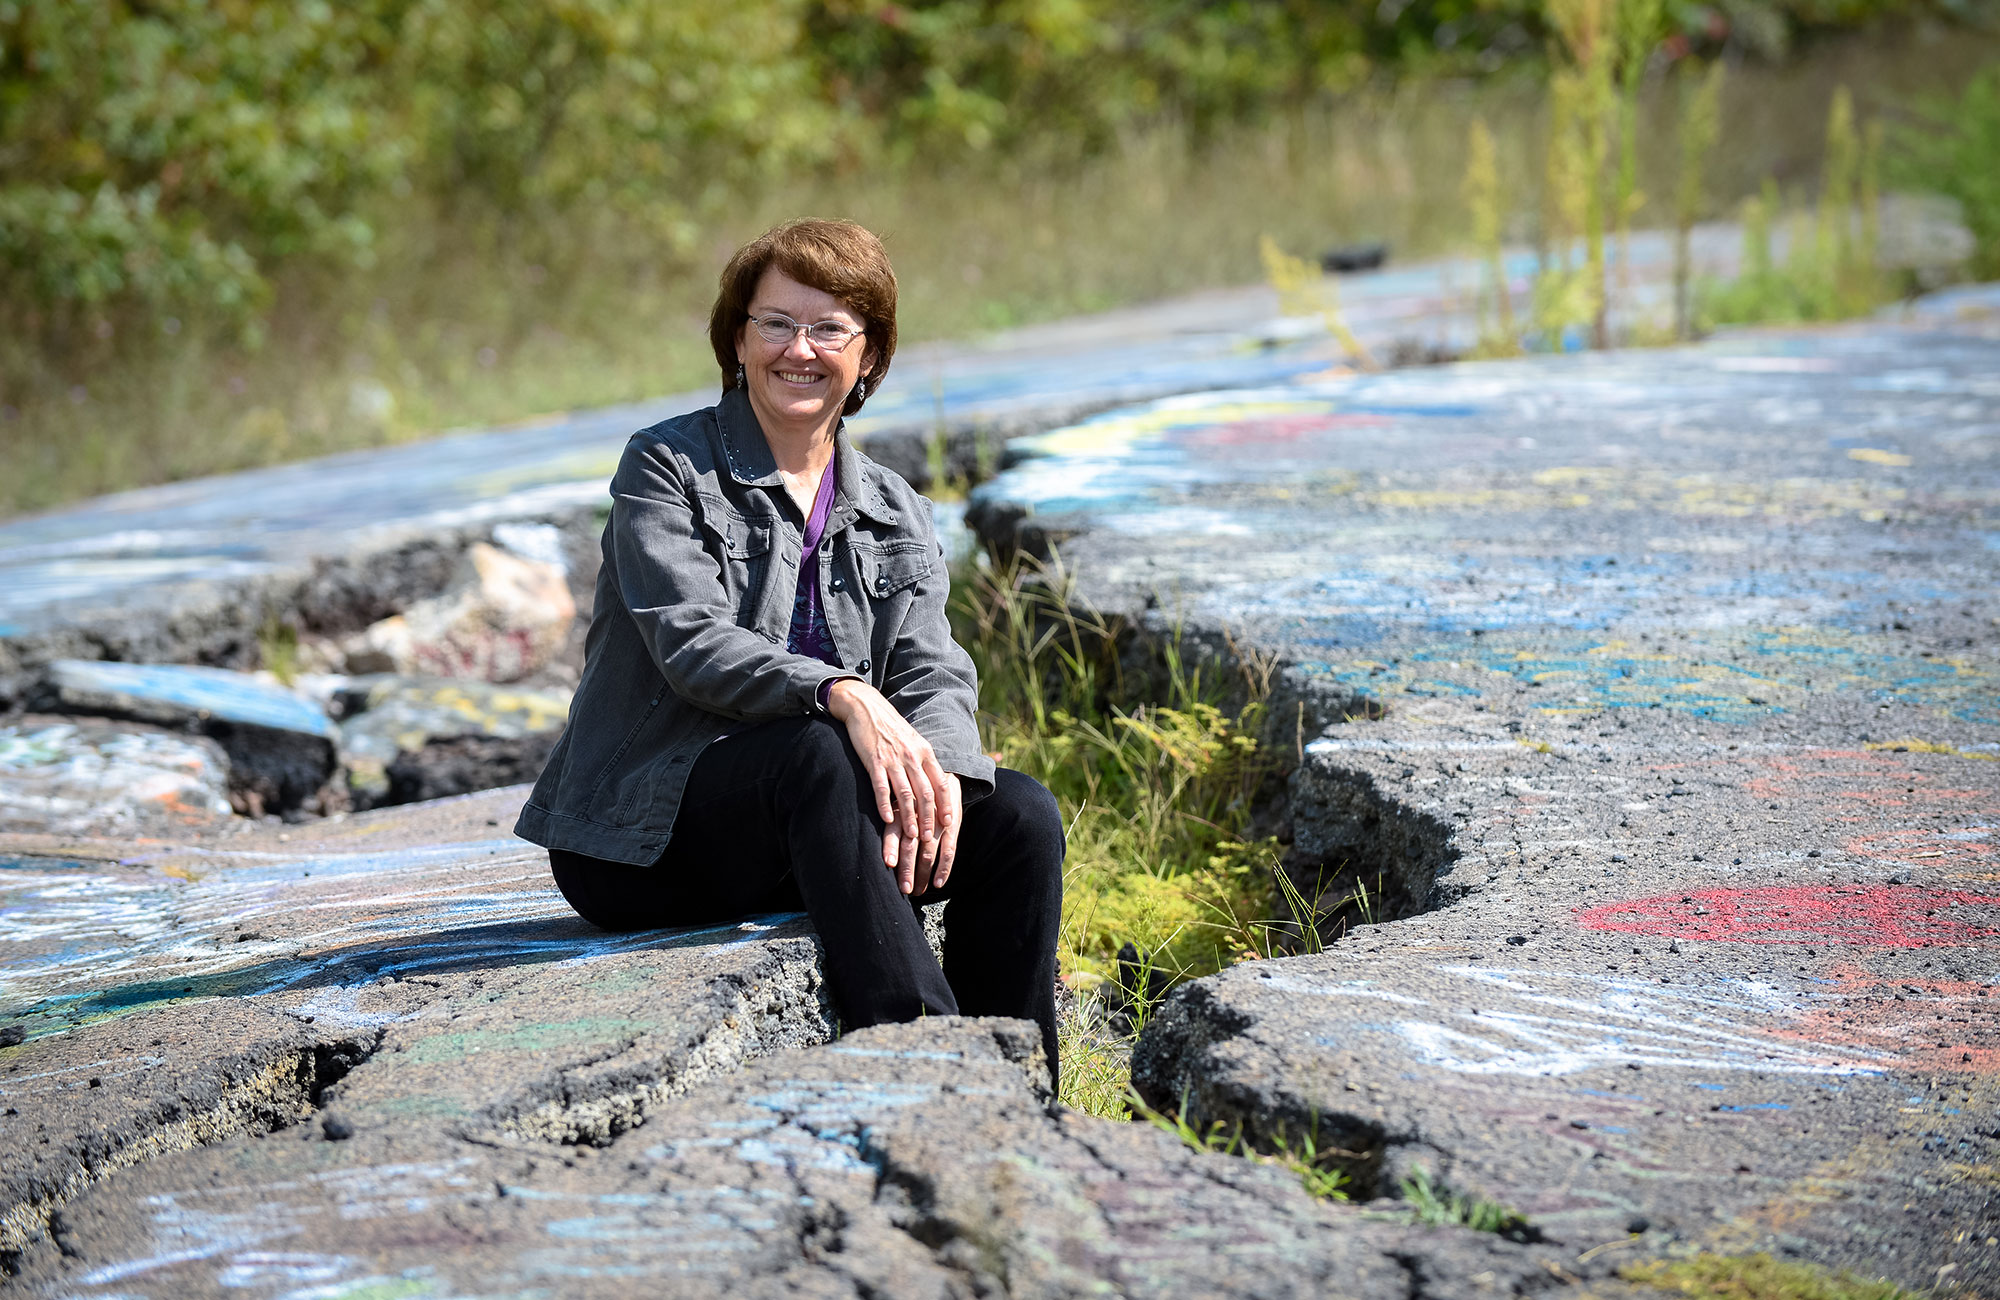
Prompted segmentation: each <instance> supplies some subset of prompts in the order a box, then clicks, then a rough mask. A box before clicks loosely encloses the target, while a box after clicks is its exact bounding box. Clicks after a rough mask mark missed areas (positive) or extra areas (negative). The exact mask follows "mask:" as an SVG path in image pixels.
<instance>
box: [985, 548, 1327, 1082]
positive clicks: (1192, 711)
mask: <svg viewBox="0 0 2000 1300" xmlns="http://www.w3.org/2000/svg"><path fill="white" fill-rule="evenodd" d="M952 615H953V621H954V631H955V633H956V635H957V637H958V640H959V643H960V644H961V645H963V646H965V647H966V649H967V650H968V651H970V652H971V654H972V657H973V660H974V662H975V664H976V665H977V667H978V669H979V678H980V729H981V735H982V738H983V740H984V743H985V746H986V748H987V749H988V750H989V751H991V752H993V753H994V754H995V755H996V756H997V757H998V758H999V760H1000V761H1001V762H1002V763H1004V764H1005V765H1006V766H1008V767H1012V768H1016V769H1018V770H1020V771H1023V772H1026V773H1028V774H1029V775H1031V776H1033V777H1035V778H1036V779H1037V780H1039V781H1041V782H1042V783H1043V784H1044V785H1046V786H1048V787H1049V789H1050V790H1051V791H1053V792H1054V794H1055V796H1056V799H1057V801H1058V803H1059V804H1060V805H1061V808H1062V815H1063V820H1064V824H1065V826H1066V828H1067V830H1068V837H1069V864H1068V868H1067V872H1066V876H1065V881H1064V902H1063V956H1062V965H1063V974H1064V977H1065V979H1066V980H1067V981H1068V982H1069V983H1070V984H1071V986H1072V987H1073V988H1075V989H1076V990H1077V992H1078V993H1079V994H1080V995H1082V996H1080V997H1079V998H1078V1000H1077V1002H1078V1011H1077V1013H1076V1014H1075V1015H1074V1016H1072V1017H1071V1023H1069V1024H1068V1025H1066V1026H1065V1029H1064V1041H1063V1043H1062V1047H1063V1050H1064V1053H1065V1056H1064V1069H1063V1097H1062V1100H1063V1102H1064V1103H1065V1104H1067V1105H1071V1106H1074V1107H1076V1108H1077V1109H1079V1110H1084V1111H1088V1112H1090V1113H1092V1114H1098V1115H1107V1116H1113V1117H1116V1118H1121V1119H1122V1118H1126V1117H1127V1111H1126V1100H1125V1094H1126V1089H1127V1082H1128V1075H1129V1066H1128V1062H1129V1056H1130V1049H1131V1042H1132V1039H1133V1037H1134V1036H1135V1035H1136V1034H1137V1032H1138V1029H1139V1028H1140V1027H1141V1026H1142V1025H1143V1023H1144V1020H1145V1017H1146V1015H1147V1013H1148V1011H1149V1009H1150V1007H1151V1004H1152V1002H1153V1001H1154V1000H1156V999H1157V998H1158V997H1159V996H1161V995H1162V994H1163V993H1164V992H1165V991H1166V990H1167V989H1168V988H1170V987H1172V986H1173V985H1174V984H1177V983H1179V982H1181V981H1183V980H1187V979H1192V978H1195V977H1198V976H1201V975H1206V974H1210V973H1212V972H1214V971H1216V970H1219V969H1221V968H1222V967H1224V966H1227V965H1229V964H1231V963H1233V962H1236V961H1239V960H1243V959H1245V958H1248V957H1258V956H1269V955H1271V954H1272V952H1274V951H1276V950H1277V948H1278V946H1279V945H1280V944H1281V943H1282V941H1283V936H1282V935H1279V934H1277V933H1275V932H1274V930H1273V929H1272V928H1270V927H1267V926H1266V925H1265V923H1264V922H1263V921H1262V920H1261V918H1263V917H1266V916H1269V915H1270V914H1271V913H1272V911H1273V904H1274V902H1275V901H1277V890H1278V884H1277V881H1278V879H1279V878H1280V877H1281V875H1282V873H1280V872H1278V871H1277V870H1276V868H1277V864H1278V860H1279V854H1280V849H1279V846H1278V844H1277V843H1276V841H1273V840H1257V841H1252V840H1250V839H1249V838H1248V834H1249V826H1250V819H1251V810H1252V808H1253V806H1254V805H1255V804H1256V802H1257V800H1258V799H1259V798H1260V796H1261V795H1262V794H1263V793H1264V791H1265V789H1266V787H1267V783H1269V782H1270V781H1271V780H1272V779H1273V778H1274V777H1276V776H1277V775H1278V773H1279V771H1280V763H1279V757H1280V756H1279V755H1278V754H1277V753H1276V752H1275V751H1274V750H1273V749H1270V748H1267V747H1265V746H1264V745H1262V744H1261V743H1260V740H1259V733H1260V731H1261V728H1262V724H1263V720H1264V711H1265V703H1264V696H1265V694H1266V693H1267V692H1268V687H1269V673H1268V671H1265V672H1262V673H1259V672H1258V671H1257V668H1256V665H1254V664H1252V665H1250V666H1249V667H1247V668H1243V669H1234V668H1220V669H1218V668H1217V667H1216V666H1215V665H1214V664H1213V663H1212V662H1207V661H1204V662H1196V663H1190V662H1189V661H1188V659H1187V658H1186V657H1184V655H1183V647H1182V645H1181V643H1180V639H1179V638H1178V637H1171V638H1168V639H1167V640H1166V642H1165V643H1164V644H1162V645H1158V646H1156V647H1149V655H1148V656H1147V658H1146V660H1145V662H1144V664H1143V666H1135V663H1134V661H1130V660H1121V657H1120V652H1121V650H1123V649H1126V648H1128V647H1129V646H1130V645H1131V644H1132V643H1133V640H1134V629H1131V628H1129V627H1127V626H1125V625H1123V624H1121V623H1120V622H1118V621H1117V620H1115V619H1111V618H1107V617H1105V616H1103V615H1101V614H1099V613H1098V612H1096V611H1094V610H1092V609H1090V608H1089V607H1088V606H1087V605H1085V604H1084V603H1083V602H1082V601H1081V600H1080V599H1079V598H1078V596H1077V592H1076V581H1075V575H1074V574H1072V573H1071V572H1069V571H1068V570H1067V569H1065V568H1064V567H1063V565H1062V563H1061V561H1060V559H1059V558H1058V559H1054V560H1051V561H1048V562H1045V563H1043V562H1037V561H1035V560H1032V559H1029V558H1026V557H1022V558H1019V559H1017V560H1015V561H1013V562H1011V563H1008V564H1005V565H994V566H984V567H973V568H968V569H966V570H964V571H962V572H961V573H960V574H959V575H958V576H957V581H956V583H955V584H954V596H953V610H952ZM1294 892H1296V891H1294ZM1303 915H1305V916H1310V913H1309V912H1307V913H1303ZM1303 929H1305V930H1310V929H1311V927H1310V926H1309V925H1308V926H1304V927H1303ZM1128 945H1129V952H1128V953H1127V958H1126V960H1125V961H1123V962H1121V961H1120V952H1121V950H1126V949H1127V948H1128ZM1107 1008H1109V1009H1110V1011H1111V1014H1106V1010H1107Z"/></svg>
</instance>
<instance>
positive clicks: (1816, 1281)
mask: <svg viewBox="0 0 2000 1300" xmlns="http://www.w3.org/2000/svg"><path fill="white" fill-rule="evenodd" d="M1618 1275H1619V1276H1620V1277H1622V1278H1624V1279H1625V1280H1626V1281H1628V1282H1635V1283H1638V1284H1639V1285H1641V1286H1650V1287H1656V1288H1658V1289H1659V1290H1662V1291H1678V1292H1680V1293H1681V1294H1682V1295H1684V1296H1687V1297H1689V1300H1916V1293H1915V1292H1912V1291H1906V1290H1904V1289H1903V1288H1902V1287H1899V1286H1897V1285H1896V1284H1895V1283H1893V1282H1882V1281H1869V1280H1868V1279H1865V1278H1860V1277H1856V1276H1855V1275H1854V1274H1852V1273H1849V1272H1846V1271H1842V1272H1839V1273H1831V1272H1828V1271H1827V1270H1825V1269H1823V1268H1819V1267H1817V1266H1815V1265H1812V1264H1805V1263H1799V1262H1795V1261H1786V1260H1777V1259H1773V1258H1772V1257H1771V1256H1769V1255H1764V1254H1757V1255H1709V1254H1700V1255H1693V1256H1689V1257H1687V1258H1685V1259H1674V1260H1664V1259H1661V1260H1648V1261H1646V1262H1645V1263H1642V1264H1633V1265H1630V1266H1628V1267H1626V1268H1622V1269H1620V1270H1619V1273H1618Z"/></svg>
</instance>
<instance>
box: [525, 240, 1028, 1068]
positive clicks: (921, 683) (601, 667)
mask: <svg viewBox="0 0 2000 1300" xmlns="http://www.w3.org/2000/svg"><path fill="white" fill-rule="evenodd" d="M708 332H709V340H710V342H711V343H712V344H713V345H714V348H715V358H716V361H717V363H718V364H719V365H720V367H721V369H722V376H723V393H722V399H721V400H720V401H719V402H717V403H716V404H715V405H714V406H712V407H709V408H707V409H706V410H701V411H696V412H694V413H692V414H690V415H683V416H678V417H676V418H674V419H671V420H667V421H665V422H663V423H661V424H657V425H654V426H653V427H652V428H650V429H645V430H642V431H641V432H639V433H637V434H634V435H633V437H632V439H631V441H630V442H629V443H628V444H626V447H625V454H624V456H623V458H622V459H621V460H620V461H619V464H618V470H617V473H616V474H615V475H614V477H613V478H612V480H611V500H612V507H611V521H610V523H609V524H608V525H606V527H605V530H604V543H603V546H604V567H603V569H602V570H601V571H600V573H599V575H598V580H597V607H596V611H595V614H594V616H593V617H592V619H591V625H590V635H589V639H588V641H587V642H586V648H585V662H584V669H583V680H582V682H581V683H580V684H579V685H578V687H577V692H576V699H575V701H574V703H572V705H571V706H570V716H569V726H568V728H567V729H566V730H565V731H564V733H563V736H562V740H561V741H560V742H559V743H558V744H557V745H556V748H555V752H554V753H553V754H552V755H551V756H550V758H549V764H548V767H547V769H546V770H545V771H544V772H543V773H542V777H541V780H540V781H538V782H537V783H536V785H535V791H534V794H533V795H532V796H531V797H530V798H529V800H528V804H527V807H526V808H525V809H524V810H523V811H522V813H521V818H520V822H519V824H518V825H517V826H516V827H515V830H516V832H517V833H518V834H520V835H522V836H523V837H525V838H527V839H529V840H532V841H534V842H535V843H537V844H542V845H546V846H547V847H548V849H549V861H550V864H551V865H552V867H553V869H554V872H555V879H556V884H557V886H558V887H559V888H560V889H561V890H562V892H563V897H564V898H566V899H568V900H569V903H570V905H571V906H572V907H574V908H575V909H576V911H577V913H578V915H580V916H582V917H583V918H584V919H585V920H587V921H589V922H591V923H592V924H594V925H598V926H602V927H604V928H605V929H609V930H636V929H648V928H653V927H659V926H687V925H698V924H703V923H707V922H714V921H720V920H726V919H728V918H731V917H738V916H743V915H746V914H750V913H757V912H773V911H795V910H799V909H800V908H803V909H804V911H805V912H806V913H807V914H808V915H809V916H810V917H811V918H812V922H813V925H814V927H815V928H816V929H817V930H818V932H819V936H820V941H821V943H822V944H823V945H824V947H825V952H826V971H827V978H828V981H829V983H830V985H831V988H832V992H833V997H834V1001H835V1003H836V1004H837V1006H838V1008H839V1011H840V1015H841V1018H842V1020H843V1021H844V1022H845V1025H846V1027H848V1028H858V1027H860V1026H863V1025H872V1024H878V1023H882V1022H885V1021H899V1020H913V1019H915V1018H917V1017H918V1016H922V1015H926V1014H929V1015H958V1014H963V1015H992V1016H1020V1017H1024V1018H1027V1019H1032V1020H1034V1021H1036V1022H1038V1023H1039V1024H1040V1025H1041V1027H1042V1038H1043V1041H1044V1043H1045V1044H1046V1046H1047V1049H1048V1054H1049V1061H1050V1064H1051V1066H1052V1067H1053V1065H1054V1063H1055V1058H1056V1040H1055V993H1054V984H1055V945H1056V934H1057V926H1058V922H1059V915H1060V911H1061V905H1062V859H1063V830H1062V823H1061V819H1060V817H1059V816H1058V815H1057V812H1056V803H1055V799H1054V797H1053V796H1051V795H1050V794H1049V792H1048V791H1047V790H1046V789H1044V788H1043V787H1042V786H1041V785H1040V784H1038V783H1037V782H1036V781H1035V780H1034V779H1033V778H1031V777H1028V776H1025V775H1023V774H1021V773H1019V772H1014V771H1009V770H1007V769H1004V768H1000V769H996V768H995V766H994V764H993V762H992V760H991V759H989V758H988V757H987V756H986V755H985V753H984V752H982V750H981V748H980V744H979V735H978V731H977V729H976V727H975V726H974V722H973V710H974V708H975V705H976V702H977V698H978V692H977V685H976V681H975V677H974V673H973V666H972V661H971V659H970V657H969V656H967V654H966V653H965V651H964V650H963V649H962V648H960V647H959V646H958V645H957V644H956V643H955V642H954V641H953V640H952V638H951V630H950V627H949V626H948V624H947V622H946V618H945V597H946V593H947V589H948V577H947V573H946V568H945V563H944V559H943V552H942V550H941V549H940V547H939V546H938V541H937V536H936V534H935V532H934V531H933V529H932V525H931V517H930V506H929V503H928V502H926V501H925V500H924V499H923V498H922V497H920V496H918V495H917V494H916V492H915V491H914V490H913V489H911V487H910V486H909V484H907V483H905V482H904V481H903V480H902V479H901V478H900V477H898V476H897V475H895V474H893V473H891V472H890V471H888V470H886V469H884V468H882V467H881V466H880V465H877V464H875V463H874V462H873V461H871V460H869V459H868V458H867V457H866V456H863V455H862V454H861V453H860V452H858V451H856V450H855V449H854V446H853V444H852V443H851V442H850V441H849V440H848V438H847V436H846V434H845V432H844V422H843V420H842V416H843V415H852V414H854V413H855V412H856V411H858V410H860V409H861V404H862V403H863V402H864V401H865V400H866V399H867V397H868V395H869V394H870V393H873V392H875V391H876V390H877V389H878V388H880V386H881V383H882V377H883V376H884V375H885V374H887V373H888V370H889V360H890V358H891V357H892V356H893V355H894V354H895V351H896V277H895V272H894V271H892V270H891V269H890V266H889V259H888V255H887V253H886V251H885V250H884V249H883V247H882V243H881V241H880V240H878V239H877V238H876V237H875V236H874V235H873V234H871V233H870V232H869V231H867V230H865V229H863V228H862V227H860V226H857V225H854V224H853V223H851V222H844V221H796V222H792V223H789V224H787V225H783V226H779V227H777V228H776V229H774V230H771V231H768V232H766V233H765V234H763V235H762V236H760V237H758V238H757V239H755V240H753V241H751V242H750V243H748V244H746V245H744V246H743V247H742V248H741V249H739V250H737V253H736V255H735V256H734V257H733V258H731V259H730V262H729V265H728V266H727V267H726V268H724V270H723V272H722V281H721V292H720V294H719V296H718V297H717V298H716V301H715V307H714V310H713V312H712V313H711V315H710V318H709V327H708ZM802 556H803V557H804V561H803V563H802V562H801V557H802ZM943 899H949V900H950V903H949V905H948V906H947V907H946V909H945V958H944V966H943V969H942V970H940V969H939V966H938V963H937V961H936V960H935V959H934V958H933V957H932V956H931V950H930V947H929V945H928V944H927V943H926V942H925V940H924V934H923V927H922V924H921V921H920V918H919V917H918V915H917V914H916V909H915V907H914V904H919V903H928V902H932V901H935V900H943Z"/></svg>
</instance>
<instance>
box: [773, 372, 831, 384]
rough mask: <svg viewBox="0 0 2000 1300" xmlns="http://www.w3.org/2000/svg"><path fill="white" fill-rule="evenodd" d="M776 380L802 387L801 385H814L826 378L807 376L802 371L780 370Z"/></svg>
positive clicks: (823, 376)
mask: <svg viewBox="0 0 2000 1300" xmlns="http://www.w3.org/2000/svg"><path fill="white" fill-rule="evenodd" d="M778 378H780V379H782V380H784V381H785V382H786V383H788V384H801V385H803V384H816V383H818V382H819V381H820V380H822V379H824V378H826V376H825V375H812V374H807V373H806V372H805V371H803V370H780V371H779V372H778Z"/></svg>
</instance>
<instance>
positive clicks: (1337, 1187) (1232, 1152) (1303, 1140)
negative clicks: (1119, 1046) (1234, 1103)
mask: <svg viewBox="0 0 2000 1300" xmlns="http://www.w3.org/2000/svg"><path fill="white" fill-rule="evenodd" d="M1128 1101H1129V1104H1130V1106H1131V1108H1132V1113H1133V1114H1134V1115H1135V1116H1137V1117H1138V1118H1140V1119H1143V1120H1145V1121H1146V1122H1147V1123H1149V1124H1152V1125H1153V1126H1154V1127H1155V1128H1158V1129H1160V1130H1161V1131H1162V1132H1165V1133H1171V1134H1173V1135H1174V1136H1175V1137H1177V1138H1179V1139H1180V1140H1181V1141H1182V1142H1183V1143H1185V1144H1186V1145H1188V1146H1189V1147H1191V1148H1193V1149H1194V1150H1196V1151H1212V1152H1215V1153H1216V1154H1218V1155H1226V1156H1241V1157H1243V1158H1244V1159H1247V1160H1255V1161H1257V1162H1259V1163H1261V1164H1269V1165H1276V1166H1278V1167H1279V1168H1281V1169H1285V1170H1287V1171H1289V1172H1290V1173H1292V1174H1293V1175H1294V1176H1295V1177H1297V1178H1298V1180H1299V1185H1300V1186H1301V1187H1303V1188H1304V1189H1305V1191H1306V1194H1307V1195H1308V1196H1311V1197H1313V1198H1315V1199H1317V1200H1327V1201H1344V1200H1346V1199H1347V1192H1346V1190H1345V1188H1346V1187H1347V1185H1348V1182H1349V1181H1350V1180H1349V1179H1348V1176H1347V1174H1346V1172H1345V1171H1343V1170H1342V1169H1341V1168H1340V1167H1339V1165H1338V1163H1337V1162H1338V1161H1339V1160H1340V1159H1341V1158H1343V1157H1345V1156H1347V1155H1349V1154H1350V1153H1349V1152H1345V1151H1339V1150H1335V1149H1328V1150H1321V1149H1320V1146H1319V1142H1318V1125H1317V1124H1314V1125H1310V1126H1308V1128H1307V1130H1306V1131H1305V1132H1304V1133H1301V1134H1299V1135H1298V1136H1297V1137H1296V1138H1295V1139H1294V1138H1287V1137H1285V1136H1284V1135H1282V1134H1281V1135H1279V1136H1277V1137H1274V1138H1273V1139H1271V1147H1272V1149H1271V1150H1270V1151H1268V1152H1266V1151H1258V1150H1256V1149H1255V1148H1254V1147H1252V1146H1251V1145H1250V1143H1249V1142H1247V1141H1246V1140H1245V1139H1244V1136H1243V1126H1242V1125H1241V1124H1237V1125H1235V1126H1231V1125H1228V1124H1224V1123H1223V1122H1222V1121H1221V1120H1214V1121H1212V1122H1211V1123H1210V1124H1209V1125H1208V1127H1206V1128H1197V1127H1195V1126H1194V1125H1193V1124H1192V1123H1190V1122H1189V1120H1188V1117H1187V1098H1186V1097H1182V1098H1181V1105H1180V1109H1179V1110H1177V1111H1175V1112H1174V1113H1173V1114H1171V1115H1169V1114H1166V1113H1164V1112H1161V1111H1157V1110H1154V1109H1153V1108H1152V1107H1150V1106H1148V1105H1147V1104H1146V1103H1145V1101H1144V1100H1143V1099H1141V1098H1140V1097H1139V1095H1138V1094H1137V1093H1132V1094H1130V1095H1129V1098H1128Z"/></svg>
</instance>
